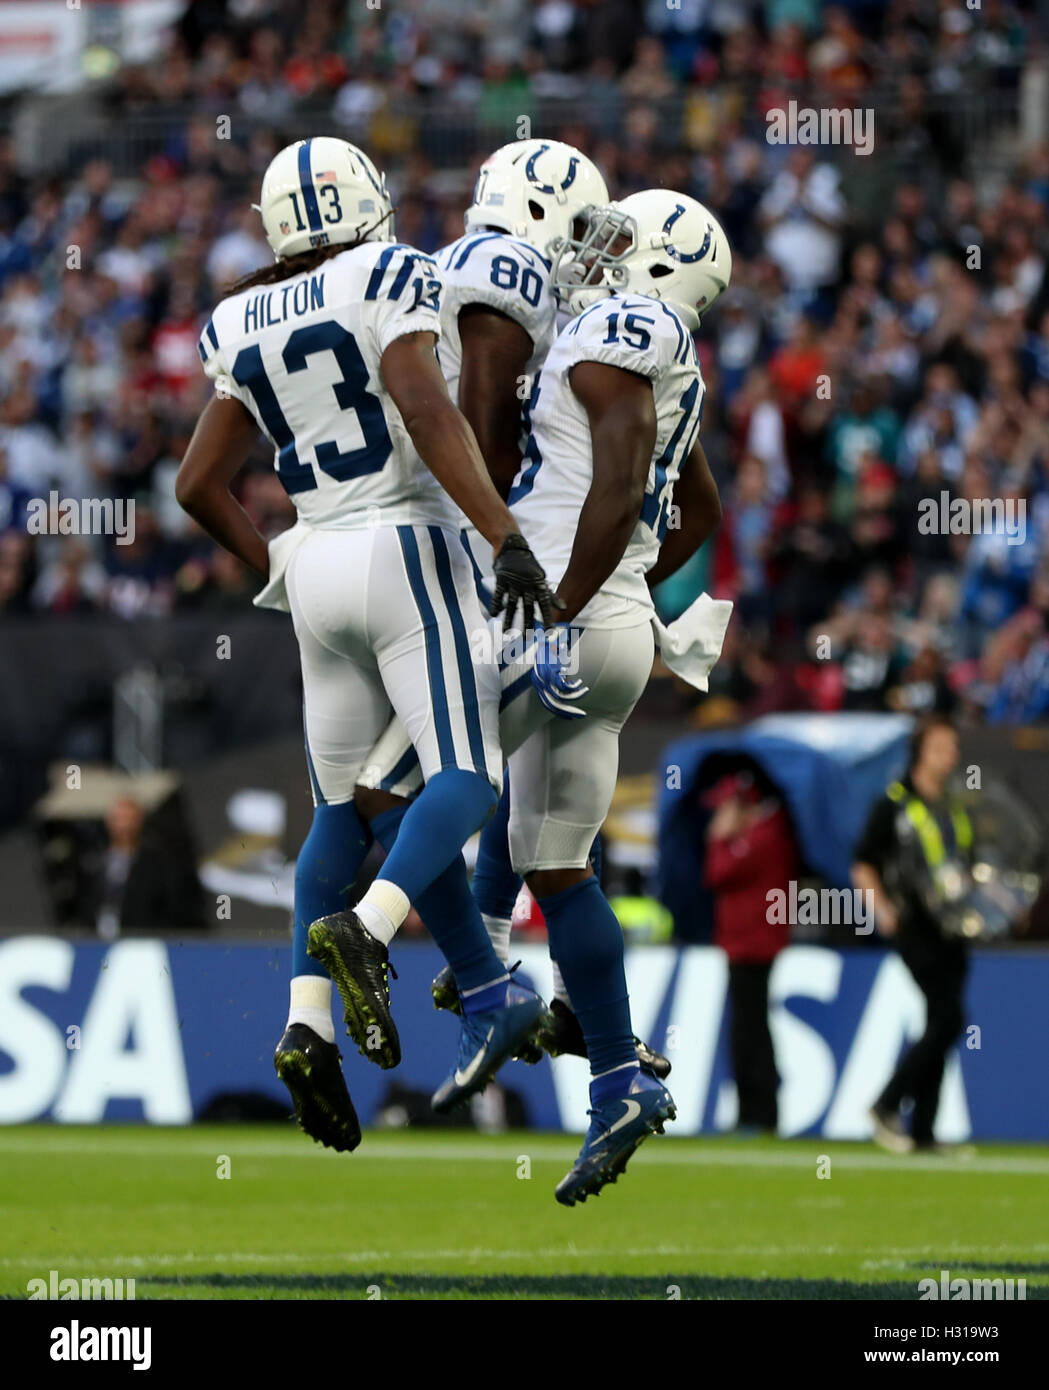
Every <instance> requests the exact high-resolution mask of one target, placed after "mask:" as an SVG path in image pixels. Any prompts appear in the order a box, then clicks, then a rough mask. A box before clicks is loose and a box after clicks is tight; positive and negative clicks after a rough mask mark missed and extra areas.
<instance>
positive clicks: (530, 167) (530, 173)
mask: <svg viewBox="0 0 1049 1390" xmlns="http://www.w3.org/2000/svg"><path fill="white" fill-rule="evenodd" d="M549 148H550V146H549V145H540V146H539V148H538V149H537V150H536V151H535V153H534V154H531V155H529V157H528V163H527V164H526V165H525V178H526V179H527V180H528V182H529V183H530V184H532V185H533V186H534V187H535V188H537V189H538V190H539V192H540V193H558V192H561V193H564V192H565V191H566V190H567V189H569V188H571V187H572V185H573V183H575V173H576V168H577V167H578V165H579V160H578V159H576V157H575V155H572V157H571V158H570V159H569V161H568V177H567V178H566V179H565V181H564V183H563V184H562V185H561V187H560V189H557V188H555V187H554V186H553V184H550V183H540V182H539V180H538V179H537V178H536V176H535V162H536V160H537V159H538V158H539V156H540V155H541V154H545V153H546V151H547V150H548V149H549ZM684 210H685V209H684V208H682V209H681V211H682V212H684Z"/></svg>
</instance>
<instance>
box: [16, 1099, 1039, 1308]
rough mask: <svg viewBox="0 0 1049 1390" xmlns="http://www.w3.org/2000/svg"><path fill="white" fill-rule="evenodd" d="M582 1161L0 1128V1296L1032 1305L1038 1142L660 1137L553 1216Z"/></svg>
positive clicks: (238, 1131)
mask: <svg viewBox="0 0 1049 1390" xmlns="http://www.w3.org/2000/svg"><path fill="white" fill-rule="evenodd" d="M575 1150H576V1141H575V1139H574V1138H573V1137H571V1136H561V1135H537V1134H534V1133H520V1134H508V1135H502V1136H498V1137H489V1136H479V1135H475V1134H473V1133H470V1132H443V1133H442V1132H418V1131H416V1132H403V1131H398V1132H395V1133H394V1132H388V1131H383V1132H374V1133H370V1134H367V1135H366V1136H365V1140H364V1143H363V1144H362V1146H361V1148H360V1149H358V1151H357V1152H356V1153H355V1154H352V1155H335V1154H330V1153H328V1152H326V1151H324V1150H321V1149H318V1148H317V1147H316V1146H315V1145H313V1144H311V1143H310V1142H309V1141H308V1140H307V1139H305V1138H304V1137H303V1136H302V1135H300V1134H299V1133H298V1132H297V1131H295V1130H293V1129H291V1128H288V1129H287V1130H285V1129H283V1128H281V1127H279V1126H266V1127H261V1126H236V1127H230V1126H223V1127H212V1126H199V1127H197V1128H193V1129H186V1130H173V1129H164V1130H158V1129H147V1128H140V1127H131V1126H129V1127H123V1126H112V1127H108V1128H100V1129H65V1128H57V1127H42V1126H35V1127H26V1128H20V1129H8V1130H4V1131H0V1294H3V1295H5V1296H7V1297H11V1298H25V1297H26V1285H27V1281H28V1280H29V1279H31V1278H38V1277H39V1278H44V1279H46V1278H48V1273H49V1271H50V1270H52V1269H54V1270H57V1271H58V1275H59V1277H60V1278H77V1279H79V1278H81V1277H93V1278H106V1277H109V1278H118V1277H122V1278H125V1279H127V1278H133V1279H135V1281H136V1296H137V1297H138V1298H139V1299H143V1298H333V1297H335V1298H359V1299H365V1298H368V1297H375V1296H376V1293H375V1288H376V1286H378V1290H379V1296H381V1297H382V1298H449V1299H450V1298H478V1297H480V1298H507V1299H509V1298H544V1299H554V1298H652V1299H665V1298H667V1297H668V1288H669V1287H671V1286H676V1287H677V1288H678V1289H679V1290H680V1294H679V1296H680V1297H681V1298H814V1297H816V1298H872V1297H874V1298H906V1299H916V1298H917V1284H918V1280H919V1279H922V1278H926V1277H929V1276H932V1277H936V1278H938V1277H939V1272H940V1270H941V1269H949V1270H950V1272H951V1275H952V1276H953V1277H957V1276H959V1275H962V1276H966V1277H969V1278H974V1277H977V1278H983V1277H992V1276H995V1275H998V1276H1013V1277H1025V1278H1026V1279H1027V1297H1028V1298H1038V1297H1041V1298H1046V1297H1049V1222H1047V1219H1046V1204H1045V1191H1046V1181H1047V1179H1049V1152H1047V1151H1046V1150H1045V1149H1027V1148H1011V1147H1003V1146H996V1147H990V1146H988V1147H981V1148H980V1149H979V1150H978V1152H977V1153H976V1155H975V1156H971V1157H969V1158H964V1157H955V1156H952V1157H950V1158H935V1157H920V1158H911V1159H894V1158H891V1157H889V1156H887V1155H883V1154H881V1153H879V1152H878V1151H877V1150H875V1149H873V1148H870V1147H867V1146H861V1145H846V1144H825V1143H824V1144H818V1143H813V1142H808V1141H804V1142H789V1143H776V1142H773V1141H755V1142H741V1141H738V1140H726V1139H715V1140H686V1139H671V1138H669V1137H668V1138H665V1139H653V1140H651V1141H649V1143H647V1144H646V1145H645V1146H644V1148H643V1149H642V1150H641V1151H640V1152H639V1153H638V1154H637V1155H635V1157H634V1159H633V1160H632V1161H631V1165H630V1169H629V1170H628V1172H627V1174H626V1175H625V1177H624V1178H622V1179H621V1180H620V1181H619V1183H618V1184H617V1185H616V1186H614V1187H610V1188H607V1189H606V1190H605V1192H604V1193H603V1194H602V1195H601V1196H600V1197H599V1198H597V1199H596V1200H595V1199H590V1200H589V1201H587V1202H586V1204H585V1205H583V1206H579V1207H576V1208H574V1209H566V1208H562V1207H560V1206H559V1205H558V1204H557V1203H556V1202H555V1201H554V1197H553V1189H554V1185H555V1183H556V1182H557V1181H558V1179H559V1178H560V1177H561V1176H562V1175H563V1173H564V1172H565V1171H567V1168H568V1167H569V1166H570V1162H571V1159H572V1158H573V1156H574V1153H575ZM820 1155H827V1156H829V1158H830V1161H831V1163H830V1167H831V1173H830V1177H828V1178H822V1179H821V1178H819V1177H817V1163H818V1159H819V1157H820ZM222 1156H225V1157H227V1158H228V1160H229V1164H228V1169H229V1177H228V1178H225V1179H224V1178H220V1177H219V1176H217V1174H218V1173H219V1171H220V1169H221V1168H222V1167H224V1166H225V1165H223V1164H222V1161H221V1160H222ZM524 1157H527V1158H528V1160H529V1161H530V1169H531V1176H530V1177H528V1178H525V1177H519V1176H518V1173H519V1172H524V1171H526V1168H527V1166H528V1165H526V1164H525V1163H523V1162H522V1159H523V1158H524Z"/></svg>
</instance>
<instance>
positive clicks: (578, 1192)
mask: <svg viewBox="0 0 1049 1390" xmlns="http://www.w3.org/2000/svg"><path fill="white" fill-rule="evenodd" d="M587 1114H588V1115H589V1116H590V1128H589V1130H588V1131H587V1136H586V1139H585V1140H584V1141H583V1147H582V1149H581V1150H580V1152H579V1157H578V1158H577V1159H576V1161H575V1164H574V1166H573V1168H572V1171H571V1172H570V1173H569V1174H568V1175H567V1176H566V1177H564V1178H562V1179H561V1181H560V1182H559V1183H558V1184H557V1188H556V1190H555V1192H554V1196H555V1197H556V1198H557V1200H558V1201H559V1202H560V1203H561V1204H562V1205H563V1206H566V1207H572V1206H575V1204H576V1202H585V1201H586V1199H587V1197H596V1196H597V1194H598V1193H599V1192H600V1191H601V1189H602V1188H603V1187H604V1186H605V1184H606V1183H610V1182H615V1181H616V1179H617V1178H618V1177H619V1175H620V1173H622V1171H623V1170H624V1168H625V1167H626V1165H627V1162H628V1161H629V1159H630V1155H631V1154H632V1153H633V1152H634V1150H635V1149H636V1148H637V1147H638V1145H639V1144H642V1143H643V1142H644V1141H645V1140H646V1139H647V1138H648V1136H649V1135H650V1134H662V1133H663V1125H664V1123H665V1122H666V1121H667V1120H672V1119H674V1117H675V1115H676V1114H677V1111H676V1109H675V1108H674V1098H673V1096H671V1094H670V1092H669V1091H668V1090H667V1088H666V1087H665V1086H664V1085H663V1084H662V1082H659V1081H656V1080H655V1079H654V1078H653V1077H651V1076H647V1075H646V1074H645V1073H644V1072H638V1074H637V1076H636V1077H635V1078H634V1080H633V1082H632V1083H631V1086H630V1089H629V1091H627V1093H626V1095H624V1096H616V1097H615V1099H614V1100H606V1101H604V1102H603V1103H602V1104H601V1105H597V1106H595V1107H594V1108H593V1109H592V1110H589V1111H587Z"/></svg>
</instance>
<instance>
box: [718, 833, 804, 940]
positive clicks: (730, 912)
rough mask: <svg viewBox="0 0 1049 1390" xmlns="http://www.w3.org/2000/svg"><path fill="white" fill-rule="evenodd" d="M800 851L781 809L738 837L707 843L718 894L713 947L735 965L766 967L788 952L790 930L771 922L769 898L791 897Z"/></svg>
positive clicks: (732, 836)
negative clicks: (776, 895) (782, 894)
mask: <svg viewBox="0 0 1049 1390" xmlns="http://www.w3.org/2000/svg"><path fill="white" fill-rule="evenodd" d="M797 876H798V851H797V848H796V846H795V844H794V836H793V834H792V832H791V828H790V821H789V820H788V819H787V813H786V811H785V810H784V809H783V807H782V806H777V807H776V809H775V810H773V811H771V812H770V813H769V814H768V815H766V816H765V817H764V818H763V819H761V820H759V821H757V822H755V823H754V824H753V825H751V826H748V827H747V829H746V830H744V831H743V832H742V833H741V834H739V835H727V836H724V837H719V838H717V839H708V841H707V855H706V866H705V873H704V881H705V883H706V886H707V888H708V889H709V890H710V891H711V892H712V893H713V894H714V944H715V946H720V947H721V948H722V950H723V951H724V952H725V953H726V954H727V956H728V958H729V960H730V961H731V962H732V963H733V964H737V963H741V964H742V963H752V964H764V963H766V962H768V961H771V960H772V959H773V958H774V957H775V956H776V955H777V954H778V952H780V951H782V949H783V947H784V946H786V944H787V940H788V938H789V936H790V927H789V925H787V924H785V923H778V922H770V921H769V920H768V919H769V899H768V894H769V892H770V891H771V890H772V889H774V888H779V889H782V890H783V891H784V892H785V893H789V891H790V890H789V885H790V882H791V880H792V879H797Z"/></svg>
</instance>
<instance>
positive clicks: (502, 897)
mask: <svg viewBox="0 0 1049 1390" xmlns="http://www.w3.org/2000/svg"><path fill="white" fill-rule="evenodd" d="M509 823H510V782H509V778H508V779H507V781H506V783H505V785H504V786H503V794H502V796H501V797H500V798H499V805H498V806H497V807H496V808H495V814H494V815H493V816H492V818H491V820H490V821H488V823H487V824H486V825H485V827H484V829H483V830H482V831H481V843H480V844H479V845H478V847H477V863H476V864H475V865H474V898H475V899H476V900H477V906H478V907H479V908H480V910H481V911H482V912H484V913H486V914H487V915H488V916H489V917H512V916H513V912H514V903H516V902H517V895H518V893H520V891H521V877H520V875H519V874H515V873H514V871H513V867H512V866H511V864H510V836H509Z"/></svg>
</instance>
